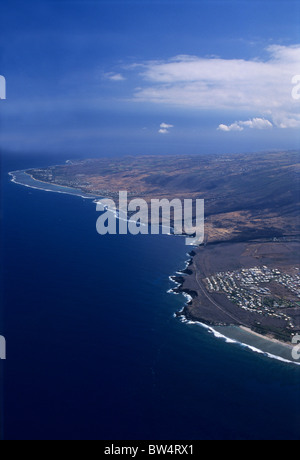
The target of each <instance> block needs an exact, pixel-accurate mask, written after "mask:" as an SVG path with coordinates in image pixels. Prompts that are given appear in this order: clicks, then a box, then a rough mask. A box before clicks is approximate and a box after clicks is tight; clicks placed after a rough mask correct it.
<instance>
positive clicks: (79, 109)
mask: <svg viewBox="0 0 300 460" xmlns="http://www.w3.org/2000/svg"><path fill="white" fill-rule="evenodd" d="M0 8H1V11H0V75H2V76H4V77H5V79H6V100H0V148H1V149H2V150H3V151H14V152H20V153H28V152H37V153H40V154H43V153H47V154H49V153H51V152H53V153H59V152H62V153H67V154H69V153H70V155H71V154H72V153H73V154H74V155H75V154H76V155H78V154H79V155H82V156H90V157H92V156H98V155H125V154H171V153H176V154H194V153H195V154H197V153H231V152H251V151H257V150H259V151H264V150H274V149H296V148H299V145H300V139H299V132H300V100H299V99H298V98H297V96H298V94H300V87H299V92H298V88H297V83H300V77H299V80H298V79H297V78H296V76H297V75H300V27H299V26H300V2H299V1H298V0H295V1H294V0H285V1H282V0H207V1H205V0H203V1H202V0H197V1H192V0H177V1H175V0H151V1H148V0H138V1H132V0H122V1H121V0H120V1H115V0H109V1H108V0H107V1H102V0H97V1H88V0H85V1H68V0H56V1H54V0H52V1H51V0H35V1H34V0H26V2H24V1H20V2H16V1H14V0H1V1H0ZM293 78H294V80H293ZM293 96H294V97H293ZM295 96H296V97H295ZM0 97H1V94H0Z"/></svg>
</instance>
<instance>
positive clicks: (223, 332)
mask: <svg viewBox="0 0 300 460" xmlns="http://www.w3.org/2000/svg"><path fill="white" fill-rule="evenodd" d="M16 173H22V174H26V177H28V178H30V179H31V180H32V181H34V182H35V183H37V184H38V183H41V184H44V185H47V186H48V187H49V186H51V187H54V189H53V190H51V189H45V188H42V187H35V186H34V185H31V184H26V183H22V182H18V181H17V180H16ZM9 175H10V176H11V177H12V179H11V182H13V183H15V184H18V185H22V186H25V187H29V188H32V189H35V190H42V191H47V192H53V193H62V194H63V193H64V194H68V195H73V196H78V197H81V198H84V199H93V200H100V199H101V198H102V199H103V197H97V196H95V195H94V196H92V195H90V196H83V195H80V193H82V191H81V190H79V189H72V188H71V187H67V186H60V185H57V184H50V183H48V182H44V181H40V180H37V179H35V178H34V177H33V176H31V175H30V174H27V173H26V171H25V170H22V171H21V170H19V171H12V172H9ZM59 188H62V189H64V190H69V192H67V191H64V190H63V191H61V190H59ZM72 192H73V193H72ZM117 217H118V218H120V216H119V215H118V214H117ZM187 255H188V257H189V259H188V260H187V261H186V265H185V268H184V269H182V270H179V271H177V272H176V274H175V275H173V276H170V277H169V278H170V280H171V281H172V282H173V283H175V285H176V286H175V287H174V288H172V289H170V290H169V291H168V293H170V294H176V295H179V294H181V295H183V296H184V297H185V298H186V299H187V302H186V303H185V304H184V306H183V309H182V310H181V311H179V312H177V313H175V314H174V317H176V318H179V319H180V320H181V321H182V322H183V323H186V324H189V325H193V324H195V325H200V326H201V327H203V328H205V329H207V330H209V332H211V333H213V334H214V336H215V337H216V338H221V339H223V340H225V341H226V342H227V343H231V344H238V345H240V346H242V347H247V348H249V349H251V350H252V351H254V352H256V353H260V354H263V355H265V356H268V357H270V358H272V359H277V360H279V361H282V362H285V363H290V364H296V365H300V363H299V362H296V361H292V360H291V359H290V360H288V359H286V358H284V357H282V356H280V355H278V356H277V355H273V354H272V353H269V352H267V351H264V350H261V349H259V348H256V347H255V346H253V345H251V344H248V343H243V342H242V341H239V340H236V339H235V338H233V337H231V336H232V335H235V334H230V333H229V331H230V327H235V328H236V329H235V331H236V330H239V331H243V332H244V333H246V334H248V335H249V336H251V337H252V338H257V339H258V340H260V341H261V340H263V341H265V342H268V343H271V344H273V345H279V346H280V347H283V348H284V349H285V350H288V351H289V353H290V356H291V350H292V348H293V347H292V345H291V344H288V343H285V342H281V341H279V340H277V339H275V338H273V337H270V336H268V335H267V336H264V335H261V334H258V333H257V332H254V331H252V329H251V328H250V327H246V326H242V325H239V326H229V325H226V324H221V323H220V324H217V325H216V324H213V323H211V322H209V321H205V320H200V319H197V318H193V317H192V316H191V315H190V314H189V313H188V311H187V306H188V305H191V304H192V302H193V298H194V297H195V294H196V295H197V293H195V292H193V291H191V290H189V289H186V288H183V284H184V280H185V278H184V276H186V275H187V276H189V275H190V273H191V271H190V270H189V268H188V267H189V266H190V265H192V264H193V260H194V257H195V255H196V252H195V251H194V250H192V251H191V252H190V253H188V254H187Z"/></svg>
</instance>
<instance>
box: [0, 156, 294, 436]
mask: <svg viewBox="0 0 300 460" xmlns="http://www.w3.org/2000/svg"><path fill="white" fill-rule="evenodd" d="M65 159H67V158H62V157H60V159H59V160H58V159H57V158H53V157H51V158H50V157H48V158H47V157H45V156H40V157H39V158H29V157H28V156H27V157H20V158H17V157H15V158H14V157H10V156H6V157H4V158H3V160H2V163H3V168H2V192H3V193H2V207H3V225H2V233H3V235H2V238H4V245H5V248H4V254H3V258H4V273H3V276H2V278H3V281H4V291H3V302H2V309H3V313H4V315H3V317H4V325H3V324H2V323H1V328H2V329H1V330H0V333H2V334H3V333H5V336H6V338H7V344H8V350H7V353H8V354H7V360H6V362H5V363H4V362H1V368H2V370H3V368H4V385H3V388H4V430H3V432H4V433H3V435H4V438H5V439H107V440H115V439H168V438H169V439H172V440H176V439H261V438H262V439H280V438H284V439H290V438H291V439H295V438H299V434H300V432H299V427H300V416H299V414H300V411H299V409H300V391H299V389H300V388H299V378H300V372H299V367H296V366H293V365H288V364H284V363H280V362H278V361H275V360H271V359H269V358H267V357H265V356H262V355H257V354H255V353H252V352H251V351H249V350H247V349H243V348H241V347H239V346H238V345H228V344H226V343H225V342H223V341H222V340H217V339H216V338H214V337H213V336H212V335H211V334H209V333H208V332H207V331H206V330H204V329H202V328H200V327H199V326H187V325H185V324H182V323H180V322H179V321H178V320H176V319H174V318H173V314H174V312H175V311H176V310H178V309H179V308H180V307H181V306H182V304H183V301H184V299H183V298H182V297H181V296H173V295H169V294H167V293H166V291H167V290H168V289H169V288H170V287H172V285H171V283H170V281H169V279H168V277H169V275H171V274H173V273H174V272H175V271H176V270H178V269H180V268H183V266H184V261H185V260H186V259H187V257H186V252H187V247H186V246H185V245H184V239H181V238H175V237H167V236H159V237H157V236H155V237H150V236H149V237H145V236H144V237H132V236H124V237H120V236H115V237H113V236H107V237H100V236H99V235H98V234H97V233H96V230H95V224H96V219H97V213H96V209H95V205H94V204H92V203H91V202H90V201H87V200H83V199H81V198H78V197H73V196H68V195H60V194H55V193H47V192H43V191H36V190H31V189H26V188H25V187H22V186H18V185H15V184H12V183H10V182H9V177H8V176H7V172H8V171H11V170H15V169H23V168H26V167H34V166H42V165H48V164H52V163H58V161H64V160H65Z"/></svg>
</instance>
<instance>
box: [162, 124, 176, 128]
mask: <svg viewBox="0 0 300 460" xmlns="http://www.w3.org/2000/svg"><path fill="white" fill-rule="evenodd" d="M160 127H161V128H163V129H170V128H174V126H173V125H168V124H167V123H162V124H161V125H160Z"/></svg>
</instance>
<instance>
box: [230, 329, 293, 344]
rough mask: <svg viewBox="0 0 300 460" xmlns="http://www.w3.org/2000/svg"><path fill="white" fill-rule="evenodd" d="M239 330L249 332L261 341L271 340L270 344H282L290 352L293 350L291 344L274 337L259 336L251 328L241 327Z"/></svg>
mask: <svg viewBox="0 0 300 460" xmlns="http://www.w3.org/2000/svg"><path fill="white" fill-rule="evenodd" d="M239 328H240V329H242V330H243V331H245V332H248V333H249V334H253V335H255V336H256V337H259V338H261V339H264V340H269V341H270V342H273V343H277V344H280V345H282V346H285V347H287V348H289V349H290V350H292V349H293V346H292V344H290V343H288V342H281V341H280V340H277V339H275V338H274V337H272V336H271V335H262V334H258V332H255V331H252V329H250V327H245V326H239Z"/></svg>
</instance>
